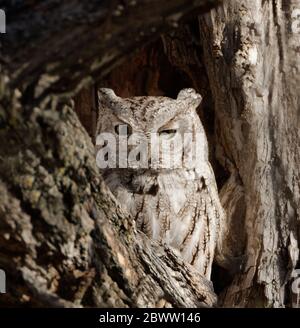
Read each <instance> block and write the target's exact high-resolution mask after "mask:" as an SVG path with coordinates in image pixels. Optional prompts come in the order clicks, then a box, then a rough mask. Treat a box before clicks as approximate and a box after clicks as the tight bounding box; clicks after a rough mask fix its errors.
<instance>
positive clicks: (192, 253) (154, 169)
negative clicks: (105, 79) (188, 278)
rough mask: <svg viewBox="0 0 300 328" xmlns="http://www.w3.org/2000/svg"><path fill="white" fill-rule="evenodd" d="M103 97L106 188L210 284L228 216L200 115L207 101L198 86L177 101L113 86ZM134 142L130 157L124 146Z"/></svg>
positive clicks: (100, 128)
mask: <svg viewBox="0 0 300 328" xmlns="http://www.w3.org/2000/svg"><path fill="white" fill-rule="evenodd" d="M98 95H99V107H100V108H99V119H98V124H97V132H96V137H97V142H96V153H97V154H102V155H103V158H104V160H107V161H109V160H110V161H111V163H112V165H107V167H105V165H104V166H100V167H101V171H102V174H103V177H104V180H105V183H106V184H107V185H108V187H109V188H110V190H111V191H112V193H113V194H114V196H115V197H116V198H117V200H118V201H119V203H120V204H121V206H123V207H124V208H125V209H126V210H127V211H128V212H129V213H130V214H131V215H132V216H133V218H134V219H135V222H136V225H137V228H138V229H140V230H142V231H143V232H144V233H145V234H147V235H148V236H149V237H150V238H153V239H155V240H158V241H159V242H161V243H165V244H167V245H168V246H170V247H172V248H173V249H176V250H177V252H179V253H180V255H181V256H182V258H183V259H184V260H185V261H186V262H188V263H190V264H191V265H193V266H194V267H195V268H197V270H198V271H199V272H200V273H201V274H203V275H204V276H205V277H207V278H208V279H210V275H211V268H212V262H213V259H214V253H215V248H216V244H217V241H218V238H219V230H220V228H219V227H220V222H221V220H222V219H223V216H224V214H223V209H222V207H221V204H220V201H219V196H218V191H217V187H216V183H215V177H214V173H213V170H212V168H211V165H210V163H209V160H208V144H207V138H206V135H205V132H204V129H203V126H202V124H201V121H200V118H199V116H198V114H197V113H196V108H197V107H198V106H199V104H200V102H201V96H200V95H199V94H197V93H196V92H195V91H194V90H193V89H184V90H182V91H180V93H179V94H178V96H177V99H171V98H167V97H148V96H147V97H146V96H145V97H133V98H121V97H118V96H117V95H116V94H115V93H114V91H113V90H111V89H100V90H99V92H98ZM101 135H102V136H103V135H104V136H108V135H109V136H110V137H111V138H113V139H115V142H108V141H107V140H106V141H104V140H103V138H101V137H100V138H98V137H99V136H101ZM154 136H155V137H154ZM126 138H127V140H128V144H127V145H126V147H125V146H124V147H125V152H124V149H121V147H118V146H120V145H123V143H121V141H122V142H124V140H125V141H126ZM131 139H133V140H131ZM129 141H131V142H129ZM124 145H125V144H124ZM124 147H123V148H124ZM104 151H106V153H105V154H104ZM99 152H100V153H99ZM101 152H102V153H101ZM167 153H168V155H167V156H164V155H165V154H167ZM124 154H125V157H124ZM154 154H155V155H154ZM99 156H100V155H99ZM121 157H122V160H121ZM130 158H131V159H135V160H136V161H130V160H129V159H130ZM126 160H127V162H126ZM121 162H122V163H121ZM133 162H135V163H134V164H132V163H133ZM97 163H98V161H97ZM120 163H121V164H122V165H119V164H120ZM126 164H127V166H126ZM130 164H132V165H130Z"/></svg>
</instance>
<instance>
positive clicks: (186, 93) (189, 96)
mask: <svg viewBox="0 0 300 328" xmlns="http://www.w3.org/2000/svg"><path fill="white" fill-rule="evenodd" d="M177 100H185V101H188V102H192V103H193V104H194V105H195V106H196V107H198V106H199V105H200V103H201V100H202V97H201V95H200V94H199V93H197V92H196V91H195V90H194V89H192V88H189V89H183V90H181V91H180V92H179V93H178V96H177Z"/></svg>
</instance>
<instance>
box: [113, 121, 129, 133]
mask: <svg viewBox="0 0 300 328" xmlns="http://www.w3.org/2000/svg"><path fill="white" fill-rule="evenodd" d="M115 132H116V134H117V135H119V136H130V135H131V134H132V128H131V126H129V125H128V124H124V123H122V124H117V125H115Z"/></svg>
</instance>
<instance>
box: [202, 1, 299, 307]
mask: <svg viewBox="0 0 300 328" xmlns="http://www.w3.org/2000/svg"><path fill="white" fill-rule="evenodd" d="M299 6H300V4H299V1H285V0H279V1H260V0H257V1H252V0H251V1H250V0H244V1H228V2H226V3H224V5H222V6H221V7H219V8H218V9H217V10H213V11H211V12H210V13H209V14H207V15H205V17H200V19H199V21H200V34H201V44H202V47H203V49H204V62H205V66H206V68H207V75H208V77H209V81H210V87H211V90H212V95H213V99H214V102H215V115H216V137H217V150H218V153H217V155H218V159H219V160H220V161H221V163H222V164H223V165H224V166H225V167H226V168H227V169H228V170H229V171H230V173H231V178H230V180H229V182H228V183H227V184H226V185H225V187H224V188H225V189H226V190H223V192H222V194H223V200H224V202H225V203H227V205H225V208H226V209H227V211H228V214H229V215H228V220H229V222H228V225H227V227H225V231H224V234H223V235H224V243H225V244H226V245H230V244H231V247H230V246H229V248H228V247H224V251H225V254H224V255H226V256H227V257H230V256H232V254H234V253H236V250H237V245H243V243H239V242H238V241H239V239H240V237H241V236H239V237H238V238H237V236H238V234H240V232H241V231H243V232H244V233H245V234H246V244H244V245H245V249H244V250H243V253H244V257H243V261H242V262H241V264H242V265H241V272H240V273H239V274H236V275H235V277H234V280H233V282H232V283H231V285H230V286H229V287H228V288H227V290H226V292H224V293H223V295H222V296H223V297H222V299H223V300H222V303H223V305H225V306H243V307H244V306H256V307H258V306H267V307H269V306H272V307H281V306H291V301H292V298H293V295H292V291H291V289H290V282H291V281H292V280H293V278H292V274H293V271H294V269H296V268H297V266H298V267H299V240H300V239H299V238H300V230H299V222H300V221H299V220H300V214H299V208H300V184H299V181H300V170H299V163H300V143H299V138H300V135H299V131H300V130H299V127H300V124H299V123H300V118H299V117H300V101H299V99H300V98H299V92H300V89H299V82H300V79H299V77H300V74H299V73H300V72H299V67H300V57H299V41H300V35H299V29H297V30H295V29H292V24H293V11H294V9H299ZM243 199H244V201H243ZM243 203H245V204H244V205H245V206H246V207H245V208H246V215H245V218H243V216H242V213H243V211H241V208H242V207H243V206H244V205H243ZM234 213H235V214H234ZM238 213H239V215H238ZM231 214H234V215H231ZM233 225H234V226H236V225H240V227H239V228H238V229H235V230H232V229H230V228H231V227H232V226H233ZM226 231H227V232H226ZM234 231H235V232H236V233H234ZM230 248H231V249H230ZM240 251H242V249H240ZM226 253H227V254H226Z"/></svg>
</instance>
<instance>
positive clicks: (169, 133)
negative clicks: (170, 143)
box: [159, 129, 177, 139]
mask: <svg viewBox="0 0 300 328" xmlns="http://www.w3.org/2000/svg"><path fill="white" fill-rule="evenodd" d="M176 132H177V130H175V129H166V130H162V131H160V132H159V136H160V137H163V138H167V139H171V138H173V137H174V136H175V134H176Z"/></svg>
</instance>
